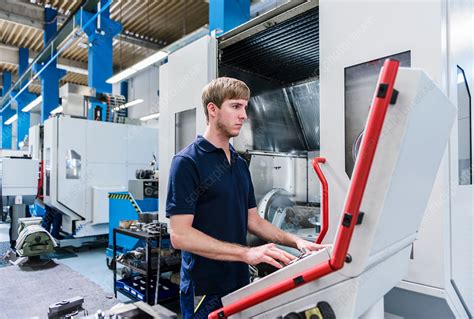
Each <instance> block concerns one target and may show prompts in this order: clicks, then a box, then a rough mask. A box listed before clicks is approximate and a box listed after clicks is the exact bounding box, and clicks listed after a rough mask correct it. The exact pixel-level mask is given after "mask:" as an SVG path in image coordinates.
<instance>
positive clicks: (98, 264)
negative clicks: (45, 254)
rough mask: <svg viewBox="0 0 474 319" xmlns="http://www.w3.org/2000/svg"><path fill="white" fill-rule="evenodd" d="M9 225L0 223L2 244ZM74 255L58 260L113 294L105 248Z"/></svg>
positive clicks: (123, 299)
mask: <svg viewBox="0 0 474 319" xmlns="http://www.w3.org/2000/svg"><path fill="white" fill-rule="evenodd" d="M9 227H10V226H9V224H6V223H2V222H0V242H7V241H9V234H8V230H9ZM70 251H71V252H73V253H74V254H67V255H70V256H66V257H65V258H60V259H58V260H56V262H58V263H62V264H64V265H67V266H69V267H70V268H71V269H73V270H75V271H77V272H78V273H80V274H81V275H83V276H84V277H86V278H88V279H90V280H92V281H93V282H95V283H96V284H98V285H99V286H100V287H101V288H102V289H103V290H104V291H105V292H106V293H110V294H113V292H114V288H113V272H112V271H111V270H109V269H108V267H107V263H106V256H105V247H98V248H80V249H79V250H77V251H72V250H70ZM117 299H119V300H120V301H121V302H124V303H128V302H131V300H130V299H129V298H127V297H125V296H124V295H122V294H120V293H119V294H117ZM165 306H166V307H168V308H170V309H171V310H172V311H174V312H177V311H178V310H179V303H174V304H170V305H165Z"/></svg>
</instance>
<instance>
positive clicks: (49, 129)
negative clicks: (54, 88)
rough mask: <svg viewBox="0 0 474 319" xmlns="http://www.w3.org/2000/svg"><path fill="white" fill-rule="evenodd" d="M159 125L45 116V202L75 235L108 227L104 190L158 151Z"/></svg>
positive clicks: (122, 183) (123, 185)
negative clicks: (61, 215) (46, 117)
mask: <svg viewBox="0 0 474 319" xmlns="http://www.w3.org/2000/svg"><path fill="white" fill-rule="evenodd" d="M157 148H158V130H157V129H153V128H149V127H144V126H137V125H126V124H116V123H107V122H99V121H89V120H84V119H77V118H71V117H66V116H56V117H53V118H50V119H48V120H47V121H45V122H44V176H45V182H44V202H45V204H46V205H49V206H51V207H53V208H55V209H57V210H59V211H60V212H62V213H63V218H62V228H61V230H62V231H63V232H65V233H67V234H71V235H73V236H74V237H76V238H78V237H86V236H96V235H101V234H107V233H108V221H109V209H108V193H109V192H116V191H125V190H127V185H128V181H129V180H130V179H133V178H134V177H135V171H136V170H137V169H140V168H141V169H142V168H147V167H149V165H150V162H151V161H152V160H153V155H157Z"/></svg>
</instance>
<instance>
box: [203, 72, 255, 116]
mask: <svg viewBox="0 0 474 319" xmlns="http://www.w3.org/2000/svg"><path fill="white" fill-rule="evenodd" d="M249 98H250V89H249V87H248V86H247V84H245V83H244V82H242V81H240V80H237V79H234V78H228V77H220V78H217V79H215V80H212V81H211V82H210V83H209V84H208V85H206V86H205V87H204V89H203V90H202V106H203V107H204V114H206V120H207V121H208V122H209V114H208V112H207V105H208V104H209V103H211V102H212V103H214V104H215V105H216V106H217V107H218V108H221V106H222V103H224V101H225V100H230V99H242V100H247V101H248V100H249Z"/></svg>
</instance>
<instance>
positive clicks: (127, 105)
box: [120, 99, 143, 109]
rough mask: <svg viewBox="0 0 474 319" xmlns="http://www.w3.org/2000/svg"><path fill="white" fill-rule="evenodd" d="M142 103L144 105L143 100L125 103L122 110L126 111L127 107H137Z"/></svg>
mask: <svg viewBox="0 0 474 319" xmlns="http://www.w3.org/2000/svg"><path fill="white" fill-rule="evenodd" d="M140 103H143V100H142V99H136V100H133V101H130V102H128V103H125V104H124V105H122V106H121V107H120V108H121V109H125V108H127V107H130V106H134V105H137V104H140Z"/></svg>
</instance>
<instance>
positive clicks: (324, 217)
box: [313, 157, 329, 244]
mask: <svg viewBox="0 0 474 319" xmlns="http://www.w3.org/2000/svg"><path fill="white" fill-rule="evenodd" d="M319 163H322V164H324V163H326V159H325V158H324V157H316V158H314V159H313V168H314V171H315V172H316V175H318V178H319V181H320V182H321V187H322V190H323V196H322V198H321V200H322V203H321V206H322V214H321V231H320V232H319V235H318V238H316V244H321V243H322V241H323V239H324V236H326V233H327V232H328V229H329V189H328V181H327V180H326V177H325V176H324V173H323V171H322V170H321V167H320V166H319Z"/></svg>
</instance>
